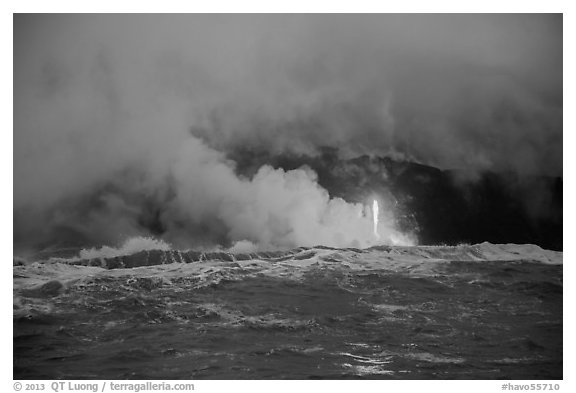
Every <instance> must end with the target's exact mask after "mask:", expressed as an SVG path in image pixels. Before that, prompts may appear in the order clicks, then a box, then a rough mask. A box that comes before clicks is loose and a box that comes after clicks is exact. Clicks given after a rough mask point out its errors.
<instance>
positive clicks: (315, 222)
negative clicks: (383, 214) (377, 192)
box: [168, 138, 413, 249]
mask: <svg viewBox="0 0 576 393" xmlns="http://www.w3.org/2000/svg"><path fill="white" fill-rule="evenodd" d="M171 175H172V176H173V177H174V178H175V179H176V187H177V198H176V200H175V201H174V203H173V204H172V206H170V208H171V209H172V213H173V214H175V215H176V216H178V217H180V218H181V219H185V220H189V221H190V222H198V223H200V222H202V221H204V220H206V219H210V217H212V218H213V219H215V220H218V221H219V222H221V223H222V224H223V226H224V227H225V228H226V231H227V233H226V239H227V240H228V241H229V242H232V243H234V244H235V248H238V247H240V245H241V247H240V248H242V249H251V248H252V247H251V246H250V244H254V245H257V248H260V249H267V248H268V249H270V248H287V247H295V246H315V245H325V246H333V247H369V246H371V245H374V244H377V243H387V244H392V243H400V244H413V241H412V240H411V239H410V238H409V237H408V236H406V235H404V234H402V233H400V232H399V231H398V230H396V229H395V228H394V227H393V225H392V222H393V220H388V221H387V222H386V223H381V225H380V228H377V223H375V224H374V225H375V226H374V231H375V232H374V233H377V236H376V239H375V237H374V234H373V231H372V230H371V229H372V228H371V227H372V221H373V218H372V217H370V215H368V214H365V213H364V206H363V205H362V204H360V203H358V204H355V203H347V202H346V201H344V200H343V199H341V198H330V196H329V194H328V192H327V191H326V190H325V189H323V188H322V187H320V186H319V185H318V183H317V175H316V173H315V172H313V171H312V170H311V169H309V168H307V167H302V168H300V169H296V170H292V171H284V170H282V169H274V168H272V167H270V166H263V167H261V168H260V169H259V170H258V172H257V173H256V175H255V176H254V177H253V178H252V179H244V178H239V177H238V176H236V174H235V173H234V171H233V169H232V165H231V163H229V162H227V161H226V160H225V159H224V157H223V156H222V155H221V154H220V153H219V152H217V151H215V150H213V149H210V148H209V147H207V146H206V145H204V144H203V143H202V142H201V141H199V140H197V139H195V138H190V140H189V141H188V142H187V143H185V144H184V145H183V146H182V148H181V151H180V154H179V156H178V159H177V160H176V161H175V163H174V166H173V169H172V172H171ZM375 206H376V208H375V209H376V210H375V215H376V216H378V210H377V209H378V208H377V205H375ZM376 219H377V218H374V220H376ZM382 224H383V225H382ZM170 234H171V233H170V232H169V233H168V235H170ZM173 235H174V236H177V233H176V232H174V233H173ZM397 239H399V240H397ZM183 240H185V239H181V241H180V242H182V243H185V241H183ZM177 243H178V241H177Z"/></svg>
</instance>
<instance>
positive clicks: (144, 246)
mask: <svg viewBox="0 0 576 393" xmlns="http://www.w3.org/2000/svg"><path fill="white" fill-rule="evenodd" d="M171 249H172V247H171V246H170V245H169V244H168V243H166V242H165V241H163V240H160V239H154V238H151V237H132V238H130V239H128V240H126V241H125V242H124V244H122V246H120V247H119V248H114V247H109V246H102V247H101V248H90V249H88V250H86V249H82V250H81V251H80V254H79V257H80V259H94V258H114V257H119V256H123V255H131V254H135V253H137V252H140V251H150V250H161V251H169V250H171Z"/></svg>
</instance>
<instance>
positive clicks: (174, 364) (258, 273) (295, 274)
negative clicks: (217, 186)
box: [14, 245, 562, 379]
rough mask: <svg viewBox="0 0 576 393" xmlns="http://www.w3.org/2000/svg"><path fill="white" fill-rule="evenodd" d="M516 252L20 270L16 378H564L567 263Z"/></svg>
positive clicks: (326, 255)
mask: <svg viewBox="0 0 576 393" xmlns="http://www.w3.org/2000/svg"><path fill="white" fill-rule="evenodd" d="M474 247H476V248H474ZM498 247H500V248H498ZM516 247H518V248H514V249H512V250H511V249H505V251H506V252H505V257H502V253H503V251H502V250H504V249H503V248H502V246H494V245H480V246H468V248H466V249H465V250H459V249H457V248H445V249H439V248H437V249H433V248H427V249H424V248H412V249H408V248H406V249H400V248H398V249H389V248H375V249H371V250H351V249H348V250H336V249H325V248H319V249H299V250H296V251H293V252H292V253H291V254H288V255H284V256H277V255H274V256H268V257H262V256H258V255H254V256H250V257H249V258H237V257H232V258H222V257H220V258H219V259H220V260H214V259H210V258H208V259H206V258H200V259H201V260H198V261H192V262H190V261H185V262H189V263H183V262H182V261H183V260H182V259H180V260H179V261H173V260H168V259H166V258H164V259H162V260H161V263H162V264H157V265H151V266H141V267H138V263H137V262H136V263H135V264H134V265H135V267H131V268H126V267H124V268H116V269H106V268H103V267H102V266H107V267H108V268H109V267H110V266H111V265H110V261H108V262H106V261H100V262H101V263H100V262H99V265H100V266H84V265H95V263H91V262H82V261H81V262H75V263H76V264H71V262H70V261H64V260H51V261H46V262H42V263H32V264H26V265H24V266H15V267H14V378H16V379H26V378H29V379H43V378H50V379H53V378H62V379H84V378H88V379H103V378H106V379H155V378H158V379H266V378H274V379H278V378H290V379H309V378H329V379H337V378H370V379H375V378H395V379H421V378H425V379H429V378H442V379H493V378H501V379H561V378H562V265H561V259H562V255H561V253H548V252H545V251H543V250H540V251H542V253H538V250H536V251H535V249H534V246H530V247H532V248H530V249H525V248H522V247H523V246H516ZM546 253H548V254H546ZM514 255H517V257H514ZM543 255H544V256H543ZM142 258H143V257H142ZM223 259H224V260H223ZM226 259H231V260H226ZM137 260H138V259H136V261H137ZM132 261H134V258H132ZM159 263H160V262H159ZM142 264H144V263H142ZM146 264H150V263H149V262H147V263H146Z"/></svg>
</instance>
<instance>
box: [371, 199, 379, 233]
mask: <svg viewBox="0 0 576 393" xmlns="http://www.w3.org/2000/svg"><path fill="white" fill-rule="evenodd" d="M372 215H373V217H372V218H373V221H374V236H376V239H380V235H379V234H378V201H377V200H376V199H374V203H373V204H372Z"/></svg>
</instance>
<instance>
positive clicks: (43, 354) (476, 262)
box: [6, 13, 567, 391]
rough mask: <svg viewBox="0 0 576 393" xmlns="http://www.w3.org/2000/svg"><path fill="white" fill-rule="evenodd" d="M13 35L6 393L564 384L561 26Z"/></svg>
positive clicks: (177, 26)
mask: <svg viewBox="0 0 576 393" xmlns="http://www.w3.org/2000/svg"><path fill="white" fill-rule="evenodd" d="M12 20H13V75H12V77H13V102H12V104H13V129H12V137H13V145H12V151H13V168H12V169H13V206H12V212H13V220H12V221H13V229H12V236H13V238H12V247H13V265H12V275H13V276H12V277H13V278H12V280H11V283H12V293H13V309H12V320H13V332H12V338H11V340H12V343H13V351H12V370H13V371H12V373H13V379H14V380H18V381H22V382H25V381H26V380H70V381H72V380H97V381H102V380H141V381H168V380H183V382H186V381H194V380H218V381H220V380H317V379H320V380H343V379H346V380H350V379H353V380H506V381H511V384H513V383H514V380H544V382H546V381H551V380H559V381H561V380H563V379H564V378H565V377H567V375H564V374H565V373H564V371H563V370H564V339H563V337H564V318H563V316H564V315H563V304H564V302H563V299H564V288H563V247H564V241H563V189H564V186H563V14H562V13H338V14H333V13H315V14H312V13H292V14H291V13H262V14H260V13H243V14H239V13H220V14H217V13H146V14H141V13H102V14H100V13H93V14H92V13H50V14H46V13H13V15H12ZM7 132H8V131H6V133H7ZM18 383H19V382H18ZM549 385H550V388H549V389H548V390H558V386H559V385H554V384H552V383H550V384H549ZM34 386H36V385H34ZM82 386H84V385H82ZM86 386H89V385H86ZM191 386H192V385H191ZM499 386H500V385H498V389H497V390H499ZM510 386H512V385H510ZM192 389H193V386H192ZM502 389H505V388H504V385H503V387H502ZM46 390H49V389H48V386H47V387H46ZM182 390H185V389H182ZM198 390H200V389H198ZM509 390H513V388H510V389H509ZM61 391H67V390H61ZM70 391H71V390H70ZM190 391H191V390H190ZM206 391H208V390H206Z"/></svg>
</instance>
